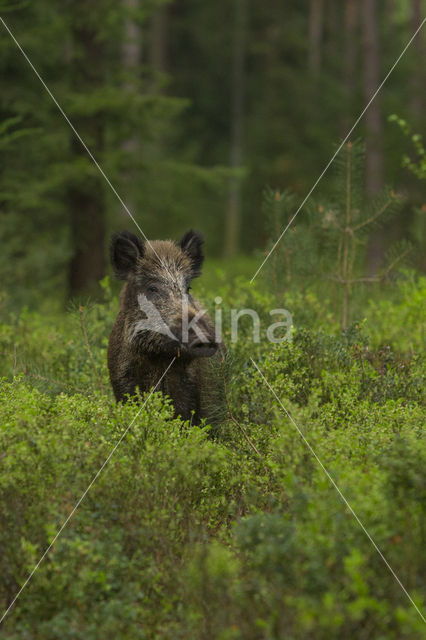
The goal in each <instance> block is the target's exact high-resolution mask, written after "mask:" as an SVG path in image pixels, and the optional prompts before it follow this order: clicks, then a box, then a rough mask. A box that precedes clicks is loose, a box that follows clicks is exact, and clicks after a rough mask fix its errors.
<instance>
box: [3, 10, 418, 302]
mask: <svg viewBox="0 0 426 640" xmlns="http://www.w3.org/2000/svg"><path fill="white" fill-rule="evenodd" d="M0 4H1V15H2V16H3V18H4V20H5V22H6V24H7V25H8V26H9V28H10V29H11V30H12V32H13V33H14V35H15V36H16V38H17V40H18V41H19V43H20V44H21V45H22V47H23V48H24V50H25V51H26V53H27V54H28V56H29V58H30V59H31V61H32V63H33V64H34V66H35V67H36V69H37V70H38V71H39V72H40V74H41V76H42V77H43V79H44V80H45V82H46V83H47V85H48V87H49V88H50V90H51V91H52V93H53V95H54V96H55V97H56V99H57V100H58V102H59V104H60V105H61V106H62V107H63V109H64V111H65V112H66V114H67V115H68V116H69V118H70V120H71V122H72V123H73V125H74V126H75V127H76V129H77V131H78V132H79V134H80V135H81V137H82V138H83V140H84V141H85V143H86V144H87V145H88V147H89V149H90V150H91V152H92V153H93V155H94V156H95V158H96V159H97V161H98V162H99V163H100V165H101V166H102V168H103V170H104V171H105V173H106V175H107V176H108V178H109V179H110V181H111V183H112V185H114V187H115V188H116V189H117V192H118V194H119V195H120V197H121V198H122V200H123V201H124V203H125V204H126V206H127V207H128V209H129V210H130V211H131V212H132V214H133V215H134V217H135V218H136V220H137V222H138V224H139V225H140V226H141V228H142V229H143V231H144V233H145V234H146V235H147V236H148V237H149V238H155V237H160V238H164V237H172V238H178V237H180V235H181V234H182V233H183V231H185V230H186V228H188V227H194V228H197V229H200V230H201V231H203V232H204V233H205V236H206V243H207V252H208V254H209V256H216V257H217V258H220V257H226V258H227V259H228V265H229V266H230V265H231V262H230V260H231V259H233V258H235V256H238V255H241V254H253V252H257V256H256V258H257V260H259V261H260V259H261V258H262V257H263V255H264V254H265V251H266V250H267V249H269V246H270V244H271V242H272V241H273V240H275V239H276V237H277V235H279V233H278V234H277V233H276V231H277V230H278V231H280V228H278V229H276V228H274V229H273V230H272V233H271V225H270V221H268V215H267V211H265V207H264V206H263V204H262V200H263V195H262V193H263V190H264V188H265V187H267V186H269V187H271V188H273V189H279V190H285V191H286V192H287V191H290V192H291V193H292V194H293V196H294V206H293V209H292V210H291V211H290V210H289V211H288V212H287V214H286V215H287V217H288V218H289V217H290V215H291V214H292V213H294V211H295V209H296V207H297V204H298V203H299V202H301V201H302V199H303V198H304V196H305V195H306V193H307V192H308V190H309V189H310V188H311V186H312V185H313V183H314V181H315V180H316V179H317V177H318V175H319V174H320V172H321V171H322V169H323V168H324V167H325V165H326V163H327V162H328V160H329V158H330V157H331V155H332V154H333V152H334V151H335V149H336V147H337V143H338V142H339V141H340V140H341V139H342V138H343V137H344V135H346V133H347V132H348V131H349V129H350V127H351V126H352V125H353V123H354V122H355V119H356V118H357V117H358V115H359V114H360V112H361V111H362V109H363V108H364V106H365V105H366V104H367V102H368V100H369V99H370V97H371V96H372V95H373V93H374V91H375V90H376V89H377V87H378V85H379V84H380V82H381V80H382V79H383V77H384V76H385V74H386V73H387V71H388V70H389V68H390V67H391V65H392V64H393V62H394V61H395V59H396V57H397V56H398V54H399V53H400V51H401V50H402V49H403V47H404V46H405V44H406V43H407V42H408V40H409V39H410V37H411V35H412V34H413V33H414V31H415V30H416V28H418V26H419V25H420V23H421V19H422V11H423V10H422V6H421V0H412V1H410V2H408V1H407V0H363V1H362V2H360V1H358V0H346V1H345V2H339V1H338V0H310V1H309V2H308V1H307V0H304V1H299V0H298V1H297V2H296V1H291V0H288V1H287V2H284V3H283V2H277V1H276V0H268V1H267V2H262V3H254V2H252V3H250V2H248V0H232V1H229V0H228V1H223V0H218V1H217V2H199V1H197V0H175V1H172V2H164V1H162V0H161V1H158V0H151V1H150V2H141V1H140V0H122V1H121V2H111V1H110V0H88V1H87V2H84V3H79V2H69V1H65V2H61V3H60V4H57V3H52V2H49V1H45V0H39V1H38V2H37V3H28V2H4V0H2V2H1V3H0ZM0 49H1V56H0V69H1V78H2V80H1V91H0V122H1V127H0V146H1V151H2V162H1V165H0V218H1V225H0V241H1V246H2V252H1V256H0V273H1V280H2V284H3V285H4V288H5V289H7V290H8V291H13V296H11V300H9V302H10V303H11V305H12V307H17V308H20V307H21V306H22V305H23V304H25V305H28V306H30V307H31V306H33V305H37V304H39V302H40V299H41V298H46V296H47V297H49V296H51V295H52V294H53V296H54V298H55V300H56V301H58V300H59V301H60V304H61V305H63V304H64V302H65V301H66V300H67V299H68V298H69V297H70V296H72V297H79V296H81V295H85V294H86V293H87V292H89V293H91V294H95V295H96V292H99V289H98V283H99V281H100V280H101V278H102V277H103V276H104V275H105V273H107V271H108V264H107V262H108V261H107V247H108V239H109V236H110V232H112V231H114V230H117V229H120V228H129V229H130V230H132V231H135V230H136V227H135V226H134V224H133V222H132V221H131V220H130V218H129V216H128V213H127V212H126V211H125V209H124V208H123V206H122V204H120V202H119V201H118V199H117V198H116V196H115V195H114V193H112V191H111V189H110V188H109V186H108V184H107V183H106V181H105V180H104V179H103V177H102V176H101V175H100V173H99V172H98V170H97V169H96V167H95V166H94V164H93V162H92V160H91V159H90V158H89V156H88V155H87V153H86V151H85V150H84V149H83V147H82V145H81V144H80V143H79V142H78V140H77V139H76V138H75V136H74V134H73V132H72V131H71V129H70V128H69V126H68V124H67V123H66V121H65V120H64V118H63V117H62V115H61V114H60V113H59V111H58V109H57V107H56V106H55V104H54V103H53V101H52V100H51V98H50V97H49V95H48V94H47V93H46V91H45V90H44V89H43V87H42V85H41V84H40V82H39V80H38V79H37V77H36V76H35V74H34V73H33V71H32V69H31V68H30V66H29V65H28V64H27V62H26V61H25V59H24V58H23V56H22V55H21V53H20V52H19V50H18V48H17V46H16V44H15V43H14V42H13V40H12V38H11V37H10V35H9V34H8V33H7V31H6V29H5V28H4V26H3V25H2V35H1V38H0ZM424 53H425V38H424V33H420V34H419V35H418V37H417V38H416V39H415V40H414V41H413V43H412V45H411V47H410V48H409V49H408V51H407V52H406V54H405V55H404V56H403V58H402V59H401V61H400V62H399V64H398V66H397V67H396V69H395V70H394V71H393V73H392V76H391V78H390V79H389V81H388V82H387V83H386V84H385V86H384V87H383V89H382V90H381V91H380V93H379V94H378V95H377V97H376V98H375V99H374V101H373V102H372V104H371V106H370V107H369V109H368V110H367V112H366V114H365V117H364V118H363V119H362V121H361V122H360V124H359V126H358V127H357V129H356V131H354V133H353V136H351V139H353V138H361V139H362V140H363V142H364V143H365V149H366V158H365V167H364V173H365V192H366V194H367V196H375V195H376V194H377V193H379V192H380V191H381V190H382V188H383V186H384V185H385V184H390V185H391V186H392V187H393V188H394V189H395V191H397V192H398V194H402V195H403V196H404V203H403V206H401V207H399V210H398V212H397V214H396V215H394V216H393V217H392V219H390V218H389V219H386V222H385V224H384V225H382V228H381V229H380V230H373V231H372V233H371V235H370V237H369V239H368V244H367V251H366V257H365V260H366V264H365V269H366V273H368V274H369V275H374V274H375V273H376V272H377V269H379V268H380V266H381V265H382V264H383V263H384V260H385V258H384V256H385V254H386V251H387V250H388V249H389V247H390V246H391V245H392V244H393V242H394V241H395V240H397V239H398V240H400V239H406V240H407V241H409V242H410V243H411V245H412V246H413V248H414V249H416V248H417V253H416V251H414V253H413V254H412V257H411V260H412V262H413V261H414V263H415V266H417V267H419V268H420V269H424V267H425V263H424V258H422V257H421V253H422V251H421V250H422V249H424V244H423V242H424V240H423V238H424V229H425V222H424V220H425V207H424V193H423V194H422V192H421V186H422V185H421V182H420V181H419V180H418V179H417V178H416V177H415V176H414V175H412V173H410V172H409V171H407V170H406V168H404V167H403V166H402V163H401V159H402V158H403V156H404V155H409V156H412V155H414V156H416V149H415V147H414V145H413V143H412V141H411V140H410V135H408V136H407V135H404V133H403V131H402V130H401V128H400V127H398V126H396V125H395V123H392V122H389V120H388V118H389V116H391V115H392V114H394V113H396V114H397V115H398V117H400V118H402V119H403V120H404V121H405V122H406V123H408V124H407V127H409V129H410V132H411V133H419V134H421V133H422V131H424V118H422V115H423V114H424V109H425V104H424V102H425V94H424V91H422V87H423V86H424V76H423V75H422V74H423V69H422V65H421V64H420V63H419V62H420V60H422V59H424ZM334 179H335V178H334V176H333V173H332V172H329V173H328V174H327V175H326V177H325V178H324V179H323V180H322V182H321V184H320V189H321V196H322V197H323V198H326V197H327V196H328V195H329V194H330V193H332V191H333V187H334V184H333V180H334ZM316 195H317V194H316V192H315V193H314V194H313V197H315V196H316ZM266 209H267V207H266ZM319 210H320V211H321V208H320V209H319ZM303 215H304V214H303V212H302V213H301V215H300V220H301V221H302V219H303ZM295 226H297V225H295ZM305 251H306V252H309V247H305ZM423 254H424V252H423ZM236 264H237V263H236ZM253 265H254V263H253ZM250 275H252V274H250Z"/></svg>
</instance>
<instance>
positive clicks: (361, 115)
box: [250, 18, 426, 284]
mask: <svg viewBox="0 0 426 640" xmlns="http://www.w3.org/2000/svg"><path fill="white" fill-rule="evenodd" d="M425 22H426V18H424V19H423V21H422V23H421V24H420V26H419V27H418V28H417V29H416V31H415V32H414V34H413V36H412V37H411V38H410V40H409V42H408V43H407V44H406V45H405V47H404V49H403V50H402V52H401V53H400V55H399V56H398V58H397V59H396V60H395V62H394V63H393V65H392V66H391V68H390V69H389V71H388V73H387V74H386V76H385V77H384V79H383V80H382V82H381V83H380V85H379V86H378V87H377V89H376V91H375V92H374V93H373V95H372V96H371V98H370V100H369V101H368V103H367V105H366V106H365V107H364V109H363V110H362V111H361V113H360V115H359V116H358V118H357V119H356V120H355V124H354V125H353V126H352V128H351V129H350V130H349V131H348V133H347V134H346V136H345V137H344V138H343V140H342V142H341V144H340V145H339V147H338V148H337V151H335V153H334V154H333V155H332V156H331V159H330V160H329V161H328V163H327V164H326V166H325V168H324V169H323V170H322V172H321V173H320V175H319V178H318V179H317V180H316V182H315V183H314V185H313V187H312V188H311V190H310V191H309V193H308V195H307V196H306V198H305V199H304V200H303V202H302V204H301V205H300V206H299V208H298V209H297V211H296V213H295V214H294V215H293V216H292V218H291V219H290V221H289V222H288V224H287V226H286V227H285V229H284V231H283V232H282V233H281V235H280V237H279V238H278V240H277V241H276V242H275V243H274V245H273V247H272V249H271V250H270V251H269V253H268V255H267V256H266V258H265V259H264V260H263V262H262V264H261V265H260V267H259V268H258V269H257V271H256V273H255V274H254V276H253V277H252V279H251V280H250V284H251V283H252V282H253V281H254V279H255V278H256V276H257V275H258V273H259V272H260V270H261V269H262V268H263V266H264V264H265V263H266V262H267V260H269V258H270V257H271V254H272V253H273V252H274V251H275V249H276V248H277V246H278V244H279V243H280V241H281V239H282V237H283V236H284V234H285V233H286V232H287V230H288V228H289V227H290V226H291V225H292V223H293V221H294V220H295V219H296V216H297V215H298V213H299V212H300V210H301V209H302V207H303V206H304V205H305V203H306V201H307V200H308V198H309V197H310V195H311V193H312V192H313V191H314V189H315V188H316V186H317V185H318V183H319V182H320V180H322V178H323V176H324V175H325V174H326V172H327V171H328V169H329V167H330V165H331V164H332V163H333V162H334V160H335V158H336V156H337V155H338V153H339V152H340V150H341V149H342V147H343V145H344V144H345V142H346V141H347V140H348V138H349V136H350V135H351V133H352V132H353V130H354V129H355V128H356V126H357V125H358V123H359V121H360V120H361V119H362V117H363V115H364V114H365V112H366V111H367V109H368V108H369V106H370V105H371V103H372V102H373V100H374V99H375V97H376V96H377V94H378V93H379V91H380V90H381V88H382V87H383V85H384V84H385V82H386V80H387V79H388V78H389V76H390V75H391V73H392V72H393V70H394V69H395V67H396V65H397V64H398V62H399V61H400V60H401V58H402V56H403V55H404V53H405V52H406V51H407V49H408V47H409V46H410V44H411V43H412V42H413V40H414V38H415V37H416V35H417V34H418V33H419V31H420V29H421V28H422V27H423V25H424V23H425Z"/></svg>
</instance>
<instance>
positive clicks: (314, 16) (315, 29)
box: [308, 0, 324, 74]
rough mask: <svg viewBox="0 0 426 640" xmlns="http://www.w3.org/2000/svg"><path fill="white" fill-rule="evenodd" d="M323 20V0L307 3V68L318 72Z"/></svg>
mask: <svg viewBox="0 0 426 640" xmlns="http://www.w3.org/2000/svg"><path fill="white" fill-rule="evenodd" d="M323 22H324V2H323V0H311V1H310V5H309V60H308V62H309V70H310V71H311V72H312V73H313V74H318V73H319V71H320V68H321V42H322V32H323Z"/></svg>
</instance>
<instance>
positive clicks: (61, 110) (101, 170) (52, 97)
mask: <svg viewBox="0 0 426 640" xmlns="http://www.w3.org/2000/svg"><path fill="white" fill-rule="evenodd" d="M0 21H1V22H2V23H3V26H4V28H5V29H6V31H7V32H8V33H9V35H10V37H11V38H12V40H13V42H14V43H15V44H16V46H17V47H18V49H19V51H20V52H21V53H22V55H23V56H24V58H25V60H26V61H27V62H28V64H29V65H30V67H31V69H32V70H33V71H34V73H35V75H36V76H37V78H38V79H39V80H40V82H41V84H42V85H43V87H44V88H45V89H46V91H47V93H48V94H49V96H50V97H51V99H52V100H53V102H54V103H55V105H56V106H57V107H58V109H59V111H60V112H61V114H62V115H63V117H64V119H65V120H66V122H67V123H68V125H69V126H70V128H71V130H72V131H73V133H74V135H75V136H76V138H77V139H78V140H79V142H80V143H81V145H82V147H83V148H84V149H85V151H86V152H87V153H88V155H89V157H90V158H91V160H92V161H93V163H94V165H95V166H96V168H97V169H98V171H99V173H100V174H101V175H102V177H103V178H104V180H105V182H106V183H107V184H108V186H109V188H110V189H111V191H112V192H113V193H114V195H115V196H116V198H117V200H118V201H119V202H120V204H121V206H122V207H123V209H124V210H125V211H126V213H127V214H128V215H129V217H130V218H131V220H132V221H133V222H134V223H135V225H136V227H137V228H138V230H139V232H140V234H141V235H142V237H143V239H144V240H145V242H147V243H148V245H149V246H150V247H151V249H152V251H153V252H154V253H155V255H156V256H157V258H158V260H159V261H160V263H161V264H162V265H163V266H164V268H165V269H166V271H169V270H168V268H167V266H166V265H165V264H164V262H163V261H162V259H161V258H160V256H159V255H158V253H157V252H156V250H155V249H154V247H153V246H152V244H151V242H150V241H149V240H148V238H147V237H146V235H145V234H144V232H143V231H142V229H141V228H140V226H139V225H138V223H137V222H136V220H135V218H134V216H133V215H132V212H131V211H130V209H129V208H128V206H127V205H126V203H125V202H124V200H123V199H122V198H121V196H120V194H119V193H118V191H117V189H116V188H115V187H114V185H113V184H112V183H111V181H110V179H109V178H108V176H107V175H106V173H105V171H104V170H103V169H102V167H101V165H100V164H99V162H98V161H97V160H96V158H95V156H94V155H93V153H92V152H91V151H90V149H89V147H88V146H87V144H86V143H85V142H84V140H83V138H82V137H81V136H80V134H79V133H78V131H77V129H76V128H75V127H74V125H73V123H72V122H71V120H70V119H69V118H68V116H67V114H66V113H65V111H64V110H63V109H62V107H61V105H60V104H59V102H58V101H57V100H56V98H55V96H54V95H53V93H52V92H51V90H50V89H49V87H48V86H47V84H46V83H45V81H44V80H43V78H42V77H41V75H40V74H39V72H38V71H37V69H36V68H35V66H34V65H33V63H32V62H31V60H30V59H29V57H28V56H27V54H26V53H25V51H24V49H23V48H22V47H21V45H20V44H19V42H18V41H17V39H16V38H15V36H14V35H13V33H12V31H11V30H10V29H9V27H8V26H7V24H6V23H5V21H4V20H3V18H2V17H1V16H0ZM169 273H170V272H169Z"/></svg>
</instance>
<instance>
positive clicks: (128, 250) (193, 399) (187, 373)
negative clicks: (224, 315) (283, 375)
mask: <svg viewBox="0 0 426 640" xmlns="http://www.w3.org/2000/svg"><path fill="white" fill-rule="evenodd" d="M202 247H203V237H202V235H201V234H199V233H196V232H194V231H188V232H187V233H185V235H184V236H183V238H182V239H181V241H180V242H179V243H176V242H172V241H170V240H166V241H162V240H155V241H152V242H142V241H141V240H140V239H139V238H137V237H136V236H135V235H133V234H132V233H130V232H128V231H123V232H121V233H117V234H115V235H114V236H113V238H112V242H111V262H112V265H113V268H114V271H115V275H116V276H117V277H118V278H120V279H122V280H125V281H126V284H125V285H124V287H123V289H122V292H121V294H120V311H119V313H118V315H117V318H116V320H115V323H114V326H113V329H112V332H111V335H110V339H109V345H108V368H109V374H110V379H111V384H112V388H113V390H114V394H115V397H116V400H117V401H122V400H126V399H127V397H128V396H132V395H134V394H135V392H136V388H137V387H138V388H139V389H140V390H141V391H142V392H143V391H148V390H149V389H151V388H152V387H154V386H155V385H156V384H157V382H158V381H159V379H160V378H161V376H162V375H163V374H164V372H165V370H166V369H167V367H168V365H169V364H170V362H171V361H172V359H173V357H176V359H175V361H174V362H173V364H172V366H171V367H170V369H169V371H168V372H167V374H166V375H165V376H164V378H163V379H162V381H161V383H160V385H159V386H158V387H157V389H158V390H161V391H163V392H164V393H166V394H167V395H168V396H170V398H171V399H172V401H173V405H174V408H175V413H176V415H180V416H181V417H182V418H183V419H184V420H192V422H193V423H194V424H198V423H199V422H200V420H201V418H203V417H206V418H207V417H209V412H210V409H209V407H207V406H206V404H207V403H208V398H209V396H213V397H214V396H215V393H214V390H213V389H212V386H214V385H217V384H218V376H217V375H216V376H214V375H213V376H210V375H209V371H211V370H212V367H211V360H210V358H209V357H211V356H213V358H214V360H216V361H217V360H218V358H221V357H223V346H222V344H220V343H217V342H216V338H215V329H214V325H213V323H212V321H211V319H210V318H209V317H208V316H207V315H206V314H204V315H202V317H201V318H199V319H198V321H197V323H196V324H197V327H198V331H194V329H193V326H191V325H189V330H188V331H187V332H186V334H187V335H186V334H185V335H184V331H183V329H184V326H183V322H182V308H183V307H184V308H185V310H186V313H187V316H188V322H189V323H190V322H191V320H193V319H194V318H195V316H197V314H198V313H199V312H200V311H201V307H200V306H199V304H198V303H197V302H196V301H195V300H194V299H193V298H192V296H191V294H190V292H189V290H190V282H191V280H192V279H193V278H195V277H197V276H199V275H200V274H201V267H202V264H203V260H204V255H203V251H202ZM141 301H143V304H141ZM146 304H148V305H150V304H151V305H153V306H154V307H155V309H156V311H158V312H159V316H158V318H159V319H160V321H161V320H162V322H163V323H164V324H165V325H166V326H167V330H170V331H169V332H167V330H166V333H165V332H164V331H163V332H161V331H158V330H156V328H155V326H154V327H153V326H152V323H151V324H149V325H148V326H147V325H146V323H145V324H144V321H145V320H146V319H147V318H148V317H149V316H148V314H147V313H145V311H146V306H145V305H146ZM151 308H152V307H151ZM141 321H142V322H141ZM200 334H201V339H200ZM209 360H210V362H208V361H209ZM212 391H213V393H211V392H212Z"/></svg>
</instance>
